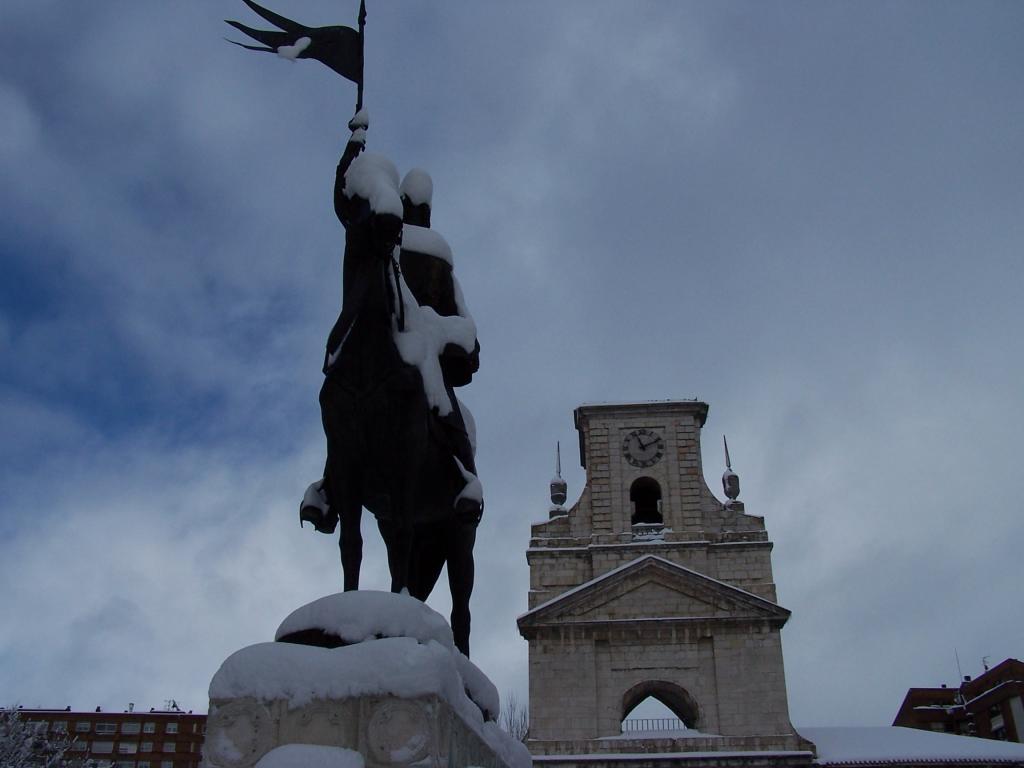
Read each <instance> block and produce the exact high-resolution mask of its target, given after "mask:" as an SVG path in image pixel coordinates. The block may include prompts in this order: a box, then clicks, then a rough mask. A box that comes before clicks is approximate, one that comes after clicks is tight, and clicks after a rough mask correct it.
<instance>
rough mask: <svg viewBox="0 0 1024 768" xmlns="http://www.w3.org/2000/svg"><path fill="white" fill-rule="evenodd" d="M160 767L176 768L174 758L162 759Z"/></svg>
mask: <svg viewBox="0 0 1024 768" xmlns="http://www.w3.org/2000/svg"><path fill="white" fill-rule="evenodd" d="M160 768H174V761H173V760H161V761H160Z"/></svg>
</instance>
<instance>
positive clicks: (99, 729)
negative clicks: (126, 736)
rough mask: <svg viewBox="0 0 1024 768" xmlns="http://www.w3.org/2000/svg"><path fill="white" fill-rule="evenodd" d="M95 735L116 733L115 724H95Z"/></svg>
mask: <svg viewBox="0 0 1024 768" xmlns="http://www.w3.org/2000/svg"><path fill="white" fill-rule="evenodd" d="M96 733H117V723H96Z"/></svg>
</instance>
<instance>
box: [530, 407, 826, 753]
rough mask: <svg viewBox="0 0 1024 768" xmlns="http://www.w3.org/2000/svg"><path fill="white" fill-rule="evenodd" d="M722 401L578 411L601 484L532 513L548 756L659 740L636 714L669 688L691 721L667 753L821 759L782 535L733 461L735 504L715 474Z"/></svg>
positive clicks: (662, 744)
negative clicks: (799, 701) (790, 605)
mask: <svg viewBox="0 0 1024 768" xmlns="http://www.w3.org/2000/svg"><path fill="white" fill-rule="evenodd" d="M707 414H708V406H707V404H706V403H702V402H699V401H696V400H669V401H660V402H647V403H622V404H601V405H582V406H580V407H579V408H577V409H576V412H575V422H576V429H577V430H578V432H579V441H580V461H581V463H582V464H583V467H584V468H585V469H586V471H587V481H586V487H585V488H584V489H583V492H582V494H581V495H580V498H579V500H578V501H577V502H576V504H575V505H573V506H572V507H571V508H570V509H568V510H566V509H565V508H563V507H561V506H555V507H552V509H551V516H550V519H549V520H546V521H544V522H541V523H536V524H534V525H533V526H532V529H531V538H530V547H529V549H528V550H527V561H528V562H529V565H530V594H529V610H528V611H527V612H526V613H525V614H523V615H522V616H520V617H519V630H520V632H521V633H522V635H523V636H524V637H525V638H526V639H527V640H528V641H529V647H530V650H529V653H530V741H529V742H528V745H529V746H530V748H531V750H532V751H533V752H534V754H537V755H545V754H546V755H566V756H567V755H580V756H582V755H594V754H602V753H606V752H607V753H609V756H611V755H612V754H613V753H620V752H627V753H637V752H649V751H651V749H652V747H651V744H652V743H653V742H651V740H650V739H651V738H652V737H647V736H645V735H644V734H643V733H623V732H622V730H623V726H622V722H623V720H624V719H625V718H626V716H627V715H628V714H629V712H630V711H631V710H632V709H633V708H634V707H636V705H637V704H639V703H640V702H641V701H643V700H645V699H647V698H648V697H651V696H653V697H654V698H656V699H658V700H659V701H661V702H662V703H663V704H664V705H665V706H666V707H667V708H668V709H670V710H671V711H672V712H673V713H674V714H675V715H676V716H677V718H678V720H679V721H680V726H685V727H682V728H680V729H679V730H676V731H673V732H671V733H666V734H659V739H661V741H659V746H658V748H657V749H656V750H654V751H657V752H661V753H683V752H701V753H706V752H709V751H728V752H747V751H750V752H752V753H753V752H760V753H761V757H760V758H759V759H761V760H764V759H765V758H764V751H765V750H771V751H773V752H778V753H779V754H782V753H783V752H784V753H786V754H788V755H789V757H788V758H787V759H786V761H785V764H787V765H796V764H809V763H810V761H811V759H812V757H813V745H812V744H811V743H810V742H808V741H806V740H805V739H803V738H802V737H800V736H799V735H798V734H797V733H796V732H795V731H794V730H793V726H792V725H791V724H790V722H789V710H788V704H787V700H786V681H785V675H784V671H783V661H782V644H781V636H780V630H781V629H782V627H783V625H784V624H785V623H786V620H787V619H788V618H789V611H787V610H786V609H785V608H783V607H781V606H780V605H778V603H777V602H776V594H775V583H774V581H773V577H772V566H771V551H772V543H771V542H770V541H769V540H768V535H767V533H766V531H765V527H764V520H763V519H762V518H761V517H758V516H755V515H750V514H746V512H745V509H744V505H743V504H742V502H739V501H738V500H737V499H736V498H735V497H736V496H737V495H738V491H739V485H738V482H739V480H738V477H737V476H736V474H735V473H734V472H733V471H732V469H731V466H730V468H729V469H728V470H727V471H726V475H727V476H728V480H727V481H726V478H725V477H723V481H724V482H725V484H726V489H727V492H728V494H729V498H728V499H727V500H726V501H725V502H722V501H720V500H719V499H718V498H717V497H716V496H715V495H714V494H713V493H712V492H711V490H710V489H709V488H708V487H707V484H706V483H705V481H704V474H703V470H702V467H701V450H700V436H701V428H702V427H703V426H704V422H705V420H706V419H707ZM608 737H615V738H612V739H609V738H608ZM780 751H781V752H780Z"/></svg>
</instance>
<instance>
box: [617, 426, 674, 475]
mask: <svg viewBox="0 0 1024 768" xmlns="http://www.w3.org/2000/svg"><path fill="white" fill-rule="evenodd" d="M664 454H665V441H664V440H663V439H662V438H661V436H660V435H659V434H658V433H657V432H652V431H651V430H649V429H634V430H633V431H632V432H630V433H629V434H628V435H626V437H625V438H624V439H623V440H622V455H623V456H624V457H625V458H626V461H628V462H629V463H630V464H632V465H633V466H634V467H650V466H653V465H655V464H657V463H658V462H659V461H661V457H662V456H663V455H664Z"/></svg>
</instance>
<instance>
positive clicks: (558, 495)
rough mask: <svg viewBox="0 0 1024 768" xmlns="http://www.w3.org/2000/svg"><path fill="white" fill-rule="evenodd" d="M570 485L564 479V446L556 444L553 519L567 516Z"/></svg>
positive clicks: (552, 489)
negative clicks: (566, 504)
mask: <svg viewBox="0 0 1024 768" xmlns="http://www.w3.org/2000/svg"><path fill="white" fill-rule="evenodd" d="M567 491H568V485H567V484H566V482H565V480H563V479H562V444H561V442H556V443H555V476H554V478H553V479H552V480H551V517H557V516H558V515H564V514H565V507H563V506H562V505H563V504H565V499H566V498H567Z"/></svg>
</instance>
